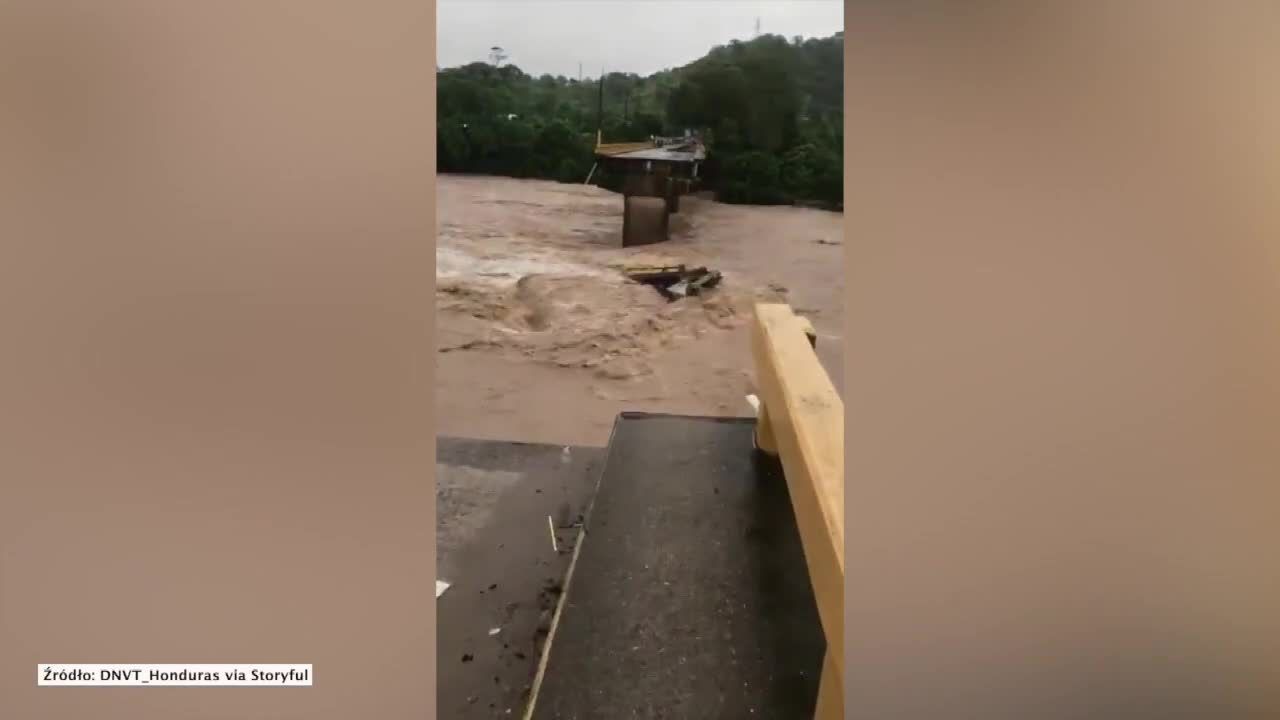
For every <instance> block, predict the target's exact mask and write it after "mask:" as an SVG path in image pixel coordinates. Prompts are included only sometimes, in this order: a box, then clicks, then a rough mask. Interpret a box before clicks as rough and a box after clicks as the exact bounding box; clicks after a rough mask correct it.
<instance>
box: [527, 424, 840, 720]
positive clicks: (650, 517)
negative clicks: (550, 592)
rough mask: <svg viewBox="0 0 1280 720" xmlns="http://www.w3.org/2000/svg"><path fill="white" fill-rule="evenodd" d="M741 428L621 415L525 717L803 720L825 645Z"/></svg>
mask: <svg viewBox="0 0 1280 720" xmlns="http://www.w3.org/2000/svg"><path fill="white" fill-rule="evenodd" d="M754 426H755V421H754V420H749V419H747V420H743V419H723V418H714V419H713V418H690V417H673V416H657V415H646V414H640V413H624V414H623V415H622V416H621V417H620V418H619V419H618V421H617V424H616V426H615V428H614V434H613V439H612V441H611V443H610V446H609V451H608V455H607V458H606V460H605V467H604V471H603V475H602V479H601V482H600V489H599V491H598V493H597V495H596V498H595V501H594V505H593V507H592V509H591V512H590V515H589V517H588V520H587V535H586V538H585V540H583V541H582V548H581V551H580V554H579V557H578V559H577V561H576V564H575V566H574V569H573V572H572V577H571V579H570V585H569V588H568V592H567V595H566V597H565V605H564V608H563V610H562V611H561V612H562V614H561V617H560V620H559V623H558V625H557V628H556V631H555V634H554V636H553V638H552V642H551V649H550V655H549V657H548V661H547V667H546V671H545V674H544V677H543V680H542V684H541V686H540V687H539V689H538V694H537V698H536V705H535V707H534V714H533V718H534V720H589V719H592V718H600V720H616V719H617V718H686V717H687V718H694V717H696V718H726V719H732V720H741V719H743V718H752V717H757V718H771V719H772V720H790V719H791V718H796V719H800V718H804V719H805V720H811V718H812V717H813V710H814V703H815V700H816V698H817V692H818V675H819V672H820V670H821V667H822V658H823V653H824V649H825V641H824V640H823V636H822V630H821V626H820V624H819V620H818V614H817V608H816V606H815V604H814V599H813V593H812V590H811V589H810V586H809V577H808V572H807V570H806V566H805V562H804V555H803V551H802V549H801V546H800V537H799V534H798V532H797V529H796V525H795V518H794V515H793V514H792V510H791V503H790V499H789V497H788V494H787V488H786V482H785V479H784V478H783V476H782V473H781V469H780V468H779V466H778V465H777V463H776V462H775V461H771V460H768V459H765V458H761V457H760V456H758V455H757V453H755V452H754V451H753V448H752V431H753V429H754Z"/></svg>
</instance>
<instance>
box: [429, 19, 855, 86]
mask: <svg viewBox="0 0 1280 720" xmlns="http://www.w3.org/2000/svg"><path fill="white" fill-rule="evenodd" d="M436 8H437V10H436V12H437V19H438V20H437V25H436V48H437V49H436V58H437V62H438V63H439V64H440V67H453V66H456V65H465V64H466V63H469V62H475V61H487V60H488V58H489V48H491V47H493V46H494V45H497V46H500V47H502V48H503V49H504V50H506V52H507V54H508V55H509V58H508V59H507V62H509V63H514V64H516V65H518V66H519V67H520V69H522V70H524V71H525V72H526V73H529V74H530V75H541V74H542V73H550V74H552V75H564V76H566V77H577V75H578V63H579V62H581V63H582V74H583V76H584V77H598V76H599V74H600V68H601V66H602V65H603V66H604V69H605V71H606V72H633V73H637V74H639V75H649V74H651V73H654V72H657V71H658V70H662V69H664V68H670V67H678V66H680V65H684V64H685V63H688V62H690V61H692V60H696V59H698V58H700V57H702V56H703V55H705V54H706V53H707V51H708V50H710V49H711V48H712V47H713V46H715V45H723V44H725V43H727V42H729V41H730V40H733V39H735V38H737V39H741V40H746V39H749V38H751V37H752V36H753V35H754V34H755V25H756V18H759V19H760V31H761V32H762V33H774V34H777V35H783V36H785V37H788V38H790V37H793V36H795V35H801V36H804V37H827V36H829V35H834V34H835V33H836V32H839V31H840V30H843V29H844V3H843V2H841V0H773V2H746V1H744V0H438V2H437V3H436Z"/></svg>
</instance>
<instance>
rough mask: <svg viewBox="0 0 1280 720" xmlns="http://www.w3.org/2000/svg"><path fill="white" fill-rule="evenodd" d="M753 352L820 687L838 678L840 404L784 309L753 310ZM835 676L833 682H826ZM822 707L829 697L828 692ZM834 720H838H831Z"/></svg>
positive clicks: (797, 322) (797, 323)
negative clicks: (790, 512)
mask: <svg viewBox="0 0 1280 720" xmlns="http://www.w3.org/2000/svg"><path fill="white" fill-rule="evenodd" d="M755 315H756V317H755V327H754V328H753V333H752V352H753V354H754V356H755V365H756V384H757V385H758V386H759V392H760V404H761V410H762V413H761V417H763V418H766V422H767V426H766V428H765V433H766V434H767V436H768V439H769V440H772V442H773V444H774V445H776V447H777V452H778V455H779V457H780V458H781V460H782V469H783V472H784V474H785V475H786V478H787V488H788V490H789V491H790V494H791V504H792V508H793V509H794V511H795V515H796V524H797V526H798V527H799V529H800V540H801V543H802V545H803V547H804V555H805V562H806V564H807V565H808V569H809V580H810V582H811V583H812V584H813V594H814V597H815V598H816V600H817V604H818V615H819V617H820V618H821V620H822V630H823V633H824V634H825V635H826V638H827V659H828V661H829V663H828V664H829V665H830V666H832V668H831V669H830V670H824V671H823V675H824V680H823V684H824V685H831V684H832V683H834V684H836V685H837V686H838V685H839V684H840V681H839V678H842V677H843V676H844V402H843V401H842V400H841V399H840V396H839V395H838V394H837V393H836V390H835V386H834V385H832V384H831V378H830V377H828V376H827V372H826V370H824V369H823V368H822V363H820V362H819V361H818V356H817V355H816V354H815V353H814V349H813V346H812V345H810V342H809V337H808V336H807V334H806V332H805V331H806V324H805V323H804V322H802V321H801V319H800V318H798V317H797V316H796V315H795V313H793V312H792V310H791V308H790V307H789V306H787V305H772V304H760V305H756V308H755ZM832 672H834V673H835V675H834V679H833V678H832V677H827V676H829V675H831V673H832ZM826 692H827V693H828V698H827V700H828V701H829V700H830V697H829V696H830V694H831V693H832V692H833V691H832V690H830V689H828V690H827V691H826ZM836 717H839V715H836Z"/></svg>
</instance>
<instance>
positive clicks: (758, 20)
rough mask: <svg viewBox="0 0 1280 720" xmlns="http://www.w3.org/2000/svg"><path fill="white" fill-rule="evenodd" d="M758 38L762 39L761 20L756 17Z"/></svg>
mask: <svg viewBox="0 0 1280 720" xmlns="http://www.w3.org/2000/svg"><path fill="white" fill-rule="evenodd" d="M756 37H760V18H759V17H758V16H757V17H756Z"/></svg>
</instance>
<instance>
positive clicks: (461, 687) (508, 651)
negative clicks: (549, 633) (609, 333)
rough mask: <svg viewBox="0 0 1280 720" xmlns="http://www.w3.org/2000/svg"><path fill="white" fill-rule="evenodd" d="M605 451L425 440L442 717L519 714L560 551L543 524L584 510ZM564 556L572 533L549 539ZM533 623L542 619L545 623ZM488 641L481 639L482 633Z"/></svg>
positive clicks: (563, 566)
mask: <svg viewBox="0 0 1280 720" xmlns="http://www.w3.org/2000/svg"><path fill="white" fill-rule="evenodd" d="M603 458H604V448H584V447H576V446H575V447H571V448H565V447H563V446H559V445H536V444H529V443H515V442H496V441H492V440H473V439H468V438H449V437H441V438H437V440H436V459H437V466H436V514H437V518H436V542H437V557H436V564H437V570H438V574H437V577H438V578H440V579H443V580H447V581H448V582H450V583H452V586H451V587H450V588H449V589H448V591H446V592H445V594H444V595H443V596H442V597H440V598H439V599H438V600H436V622H437V627H436V629H437V636H436V650H437V660H438V662H439V665H438V669H437V673H436V682H437V686H436V687H437V698H436V709H437V712H438V714H439V716H440V717H442V718H449V720H480V719H481V718H513V717H516V718H518V717H520V713H521V712H522V711H523V709H524V705H525V702H526V700H527V695H526V694H525V693H526V690H527V689H528V688H529V686H530V685H531V684H532V683H533V679H534V674H535V671H536V666H537V662H538V658H539V656H540V654H541V651H542V639H543V637H544V635H542V634H541V631H540V628H542V627H543V626H544V625H546V626H549V625H550V622H549V618H550V616H551V611H552V610H553V609H554V606H555V602H556V601H557V600H558V597H559V596H558V595H550V594H548V593H547V592H545V588H547V587H548V586H549V585H553V586H555V587H559V586H560V584H561V583H562V582H563V580H564V576H565V573H566V571H567V570H568V566H569V561H570V558H571V554H570V553H569V552H568V551H567V549H566V548H565V547H562V548H561V550H562V552H560V553H556V552H554V551H553V550H552V547H551V529H550V528H549V527H548V525H547V516H549V515H550V516H553V517H554V516H556V515H559V514H561V512H568V513H569V515H571V516H572V517H571V519H576V518H577V516H578V515H579V514H580V513H585V512H586V508H587V505H588V504H589V503H590V501H591V495H592V493H594V492H595V487H596V483H597V482H598V481H599V479H600V471H601V466H602V463H603ZM558 535H559V537H560V541H561V543H562V544H563V545H564V546H567V547H572V543H573V540H574V537H575V536H576V535H577V532H576V531H574V530H563V531H559V532H558ZM544 615H545V617H546V620H545V621H544V619H543V618H544ZM493 628H497V629H498V633H497V634H495V635H490V630H491V629H493Z"/></svg>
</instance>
